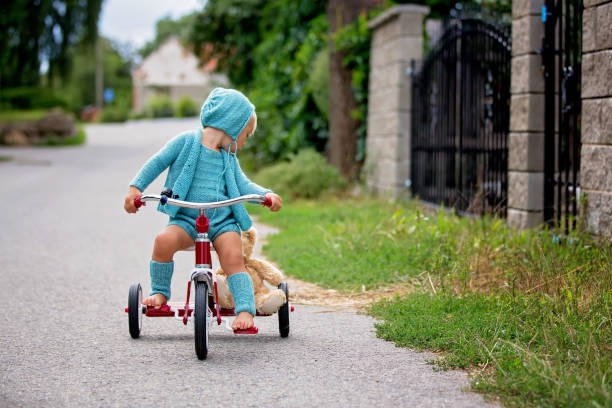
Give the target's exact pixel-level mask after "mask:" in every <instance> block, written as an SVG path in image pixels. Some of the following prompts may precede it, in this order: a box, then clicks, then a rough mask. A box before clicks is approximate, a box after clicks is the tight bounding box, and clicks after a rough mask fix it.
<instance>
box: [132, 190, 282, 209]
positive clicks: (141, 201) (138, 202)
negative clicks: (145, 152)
mask: <svg viewBox="0 0 612 408" xmlns="http://www.w3.org/2000/svg"><path fill="white" fill-rule="evenodd" d="M147 201H161V203H162V205H165V204H170V205H174V206H177V207H183V208H195V209H197V210H208V209H210V208H220V207H228V206H230V205H234V204H238V203H244V202H247V201H258V202H260V203H261V205H264V206H266V207H270V206H271V205H272V200H270V199H269V198H268V197H266V196H262V195H259V194H247V195H243V196H240V197H236V198H230V199H229V200H223V201H214V202H210V203H193V202H190V201H182V200H177V199H175V198H169V197H167V196H165V195H157V194H148V195H142V196H140V197H136V198H135V199H134V205H135V206H136V208H140V207H141V206H143V205H145V203H146V202H147Z"/></svg>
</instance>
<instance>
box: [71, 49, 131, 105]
mask: <svg viewBox="0 0 612 408" xmlns="http://www.w3.org/2000/svg"><path fill="white" fill-rule="evenodd" d="M99 41H100V42H101V44H100V45H101V47H102V64H103V70H102V72H103V75H104V77H103V83H104V88H112V89H113V90H114V92H115V99H114V101H113V106H116V107H118V108H120V109H123V110H125V111H129V110H130V105H131V99H132V75H131V68H132V61H131V60H130V59H128V58H126V57H124V56H123V55H122V54H123V53H125V52H123V53H122V50H121V44H119V43H115V42H112V41H111V40H109V39H106V38H100V40H99ZM73 62H74V67H73V69H72V71H71V74H70V77H69V79H68V80H67V81H66V83H65V84H64V86H63V89H62V91H63V94H64V95H65V96H66V99H67V100H68V103H69V108H70V109H71V110H73V111H78V110H80V109H81V108H83V107H84V106H86V105H93V104H95V102H96V90H95V86H94V84H95V76H96V58H95V50H93V49H92V48H91V47H86V46H80V47H77V48H76V50H75V52H74V54H73Z"/></svg>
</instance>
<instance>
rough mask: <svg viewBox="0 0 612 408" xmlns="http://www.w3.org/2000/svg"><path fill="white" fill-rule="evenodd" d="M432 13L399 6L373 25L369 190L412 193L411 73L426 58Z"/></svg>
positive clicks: (368, 157) (365, 170)
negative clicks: (428, 17)
mask: <svg viewBox="0 0 612 408" xmlns="http://www.w3.org/2000/svg"><path fill="white" fill-rule="evenodd" d="M427 13H429V8H427V7H423V6H415V5H401V6H395V7H393V8H390V9H389V10H386V11H385V12H384V13H382V14H381V15H379V16H378V17H377V18H375V19H374V20H372V21H371V22H370V23H369V25H368V26H369V28H370V29H371V30H372V43H371V53H370V82H369V87H370V89H369V98H368V134H367V142H366V149H367V152H368V153H367V159H366V163H365V166H364V172H365V176H366V179H367V183H368V186H370V187H371V188H373V189H374V190H375V191H376V192H379V193H391V194H393V195H397V194H399V193H400V192H402V191H406V181H407V180H409V179H410V110H411V88H410V80H409V78H408V77H407V75H408V74H407V70H408V69H409V68H410V64H411V61H412V60H416V61H420V60H421V59H422V56H423V54H422V53H423V35H422V32H423V17H424V16H425V15H426V14H427Z"/></svg>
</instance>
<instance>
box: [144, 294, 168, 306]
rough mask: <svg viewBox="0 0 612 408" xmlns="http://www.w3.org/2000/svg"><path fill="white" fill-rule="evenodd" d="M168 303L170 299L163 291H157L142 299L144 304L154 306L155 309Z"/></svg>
mask: <svg viewBox="0 0 612 408" xmlns="http://www.w3.org/2000/svg"><path fill="white" fill-rule="evenodd" d="M166 303H168V300H167V299H166V297H165V296H164V295H162V294H161V293H155V294H154V295H152V296H149V297H147V298H144V299H143V300H142V304H143V305H145V306H154V307H155V309H159V308H160V307H162V306H163V305H165V304H166Z"/></svg>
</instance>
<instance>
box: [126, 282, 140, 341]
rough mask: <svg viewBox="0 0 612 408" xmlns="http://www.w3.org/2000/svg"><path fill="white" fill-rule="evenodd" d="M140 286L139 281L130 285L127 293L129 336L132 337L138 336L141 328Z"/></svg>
mask: <svg viewBox="0 0 612 408" xmlns="http://www.w3.org/2000/svg"><path fill="white" fill-rule="evenodd" d="M141 306H142V288H141V287H140V283H135V284H133V285H132V286H130V293H129V295H128V323H129V326H130V336H132V338H133V339H137V338H138V337H140V330H141V329H142V307H141Z"/></svg>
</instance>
